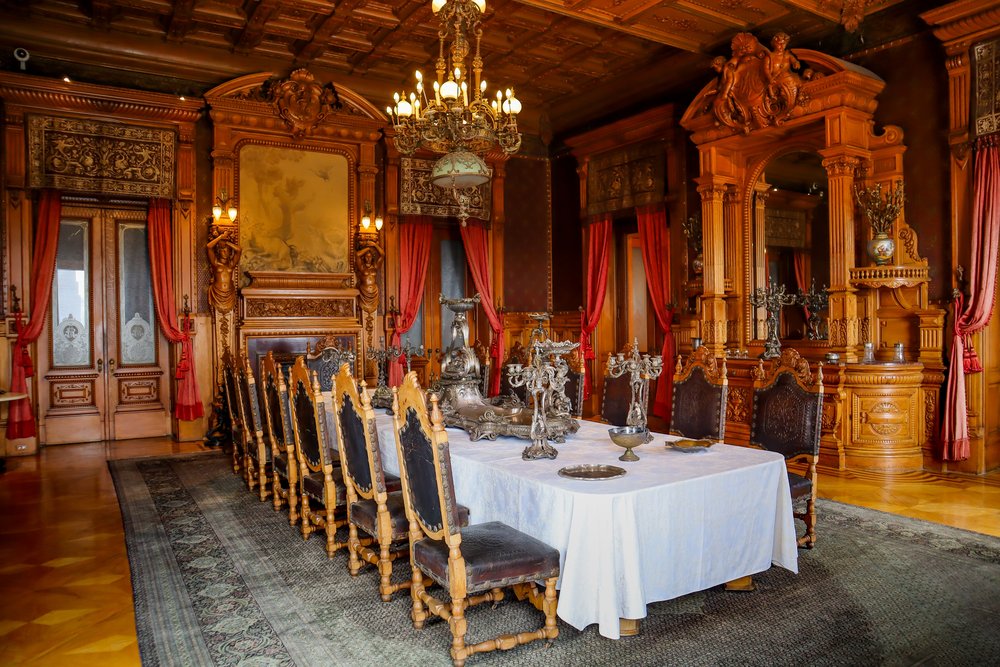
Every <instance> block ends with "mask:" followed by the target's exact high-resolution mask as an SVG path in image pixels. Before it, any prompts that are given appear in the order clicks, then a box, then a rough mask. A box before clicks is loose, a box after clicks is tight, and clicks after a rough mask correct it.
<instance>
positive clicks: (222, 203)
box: [212, 188, 239, 225]
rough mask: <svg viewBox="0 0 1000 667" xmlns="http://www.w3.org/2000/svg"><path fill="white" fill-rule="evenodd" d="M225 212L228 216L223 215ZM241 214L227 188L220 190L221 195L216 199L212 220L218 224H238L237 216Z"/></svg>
mask: <svg viewBox="0 0 1000 667" xmlns="http://www.w3.org/2000/svg"><path fill="white" fill-rule="evenodd" d="M223 212H225V214H226V218H225V219H224V218H223V217H222V214H223ZM238 214H239V210H237V208H236V202H235V201H233V199H232V198H231V197H230V196H229V195H228V194H227V193H226V189H225V188H223V189H222V190H220V191H219V196H218V198H216V200H215V206H213V207H212V222H213V224H216V225H233V224H236V217H237V215H238Z"/></svg>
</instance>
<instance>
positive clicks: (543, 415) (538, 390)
mask: <svg viewBox="0 0 1000 667" xmlns="http://www.w3.org/2000/svg"><path fill="white" fill-rule="evenodd" d="M579 345H580V344H579V343H573V342H570V341H562V342H558V343H557V342H553V341H536V342H534V343H532V345H531V347H532V356H531V361H530V362H529V363H528V365H527V366H525V365H523V364H508V365H507V369H508V371H509V379H510V384H511V386H513V387H524V388H525V389H527V391H528V394H530V395H531V397H532V402H533V403H534V411H533V413H532V416H531V434H530V435H531V445H530V446H528V447H526V448H525V449H524V451H523V452H522V453H521V458H523V459H524V460H526V461H530V460H534V459H554V458H556V456H558V455H559V452H558V451H557V450H556V448H555V447H553V446H552V445H550V444H549V443H548V439H549V429H548V424H547V421H546V419H547V416H548V415H549V414H550V413H551V414H552V415H553V416H554V417H566V416H568V415H569V400H568V399H567V398H566V392H565V387H566V382H567V380H568V372H569V364H567V363H566V360H565V359H563V358H562V355H564V354H568V353H569V352H572V351H573V350H574V349H576V348H577V347H578V346H579ZM552 359H554V361H552Z"/></svg>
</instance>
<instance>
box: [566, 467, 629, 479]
mask: <svg viewBox="0 0 1000 667" xmlns="http://www.w3.org/2000/svg"><path fill="white" fill-rule="evenodd" d="M624 474H625V469H624V468H619V467H618V466H609V465H604V464H603V463H601V464H594V463H584V464H581V465H575V466H566V467H565V468H559V476H560V477H569V478H570V479H615V478H616V477H621V476H622V475H624Z"/></svg>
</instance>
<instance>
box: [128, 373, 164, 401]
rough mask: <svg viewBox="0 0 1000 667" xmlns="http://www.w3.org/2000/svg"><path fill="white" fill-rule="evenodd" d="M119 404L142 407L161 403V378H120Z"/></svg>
mask: <svg viewBox="0 0 1000 667" xmlns="http://www.w3.org/2000/svg"><path fill="white" fill-rule="evenodd" d="M118 403H119V404H121V405H142V404H156V405H158V404H159V403H160V379H159V378H119V379H118Z"/></svg>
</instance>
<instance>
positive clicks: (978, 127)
mask: <svg viewBox="0 0 1000 667" xmlns="http://www.w3.org/2000/svg"><path fill="white" fill-rule="evenodd" d="M972 55H973V58H974V59H975V63H976V83H975V95H974V98H973V108H972V121H973V123H974V124H975V133H976V136H977V137H982V136H985V135H987V134H993V133H994V132H997V131H1000V81H998V80H997V77H1000V38H998V39H992V40H990V41H987V42H982V43H980V44H976V45H975V46H973V47H972Z"/></svg>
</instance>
